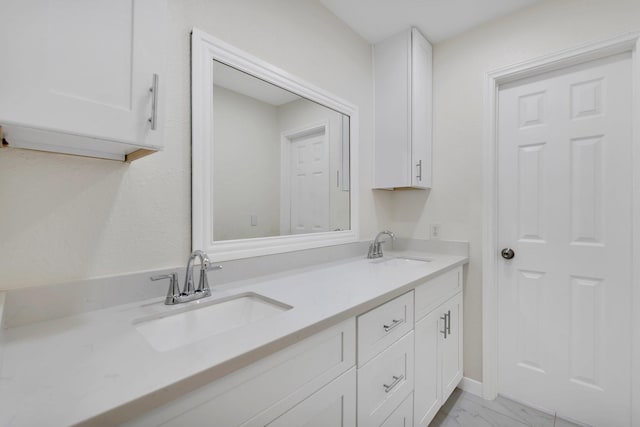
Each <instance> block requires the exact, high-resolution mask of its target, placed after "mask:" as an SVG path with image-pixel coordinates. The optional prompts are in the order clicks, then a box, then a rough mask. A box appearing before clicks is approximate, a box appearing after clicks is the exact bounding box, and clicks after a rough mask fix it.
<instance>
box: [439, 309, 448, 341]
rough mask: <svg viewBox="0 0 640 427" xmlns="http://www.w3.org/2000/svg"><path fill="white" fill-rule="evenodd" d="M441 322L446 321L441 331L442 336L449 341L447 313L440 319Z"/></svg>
mask: <svg viewBox="0 0 640 427" xmlns="http://www.w3.org/2000/svg"><path fill="white" fill-rule="evenodd" d="M440 319H441V320H444V329H443V330H441V331H440V333H441V334H443V335H444V339H445V340H446V339H447V315H446V313H445V315H444V316H441V317H440Z"/></svg>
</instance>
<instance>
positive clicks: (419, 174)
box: [416, 160, 422, 181]
mask: <svg viewBox="0 0 640 427" xmlns="http://www.w3.org/2000/svg"><path fill="white" fill-rule="evenodd" d="M416 169H417V172H416V173H417V175H416V178H418V181H422V160H418V163H416Z"/></svg>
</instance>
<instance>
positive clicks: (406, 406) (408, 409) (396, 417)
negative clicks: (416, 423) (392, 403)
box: [380, 393, 413, 427]
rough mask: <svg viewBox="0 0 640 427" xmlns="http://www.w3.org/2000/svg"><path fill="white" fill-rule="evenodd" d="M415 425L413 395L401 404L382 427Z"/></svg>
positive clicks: (409, 426) (408, 426)
mask: <svg viewBox="0 0 640 427" xmlns="http://www.w3.org/2000/svg"><path fill="white" fill-rule="evenodd" d="M412 425H413V393H411V394H410V395H409V397H407V398H406V399H404V402H402V403H401V404H400V406H399V407H398V408H396V410H395V411H393V414H391V415H390V416H389V418H387V419H386V420H385V421H384V423H383V424H382V425H381V426H380V427H411V426H412Z"/></svg>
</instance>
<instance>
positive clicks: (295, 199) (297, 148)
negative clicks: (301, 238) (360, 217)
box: [281, 126, 330, 234]
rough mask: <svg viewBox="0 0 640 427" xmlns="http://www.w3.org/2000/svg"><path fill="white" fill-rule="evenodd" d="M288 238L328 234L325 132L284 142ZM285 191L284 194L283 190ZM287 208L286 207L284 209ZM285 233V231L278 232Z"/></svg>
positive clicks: (318, 130)
mask: <svg viewBox="0 0 640 427" xmlns="http://www.w3.org/2000/svg"><path fill="white" fill-rule="evenodd" d="M287 141H288V143H287V148H288V150H289V159H290V162H289V165H290V166H289V170H288V175H289V182H290V185H289V189H288V192H289V200H286V198H284V197H283V201H284V203H285V205H284V206H283V209H289V210H290V221H289V230H286V231H288V232H289V233H290V234H303V233H317V232H322V231H329V203H330V200H329V182H328V180H329V176H328V175H329V173H328V170H329V159H328V157H329V144H328V143H327V134H326V128H325V127H324V126H322V127H320V128H317V129H316V130H315V132H311V133H307V134H303V135H300V136H294V137H292V138H287ZM285 191H286V190H285ZM287 205H288V206H287ZM281 231H285V230H281Z"/></svg>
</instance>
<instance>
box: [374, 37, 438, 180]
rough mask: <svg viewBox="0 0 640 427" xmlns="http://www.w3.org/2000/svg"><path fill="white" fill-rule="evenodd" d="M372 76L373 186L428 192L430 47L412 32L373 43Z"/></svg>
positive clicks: (430, 98) (424, 40)
mask: <svg viewBox="0 0 640 427" xmlns="http://www.w3.org/2000/svg"><path fill="white" fill-rule="evenodd" d="M374 78H375V132H376V133H375V168H374V188H378V189H394V188H422V189H424V188H431V176H432V174H431V164H432V158H431V157H432V154H431V146H432V136H431V130H432V80H433V79H432V48H431V44H430V43H429V41H428V40H427V39H426V38H425V37H424V36H423V35H422V34H420V32H419V31H418V30H416V29H415V28H414V29H411V30H409V31H406V32H403V33H400V34H397V35H395V36H393V37H390V38H388V39H386V40H383V41H381V42H379V43H378V44H376V45H375V46H374Z"/></svg>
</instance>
